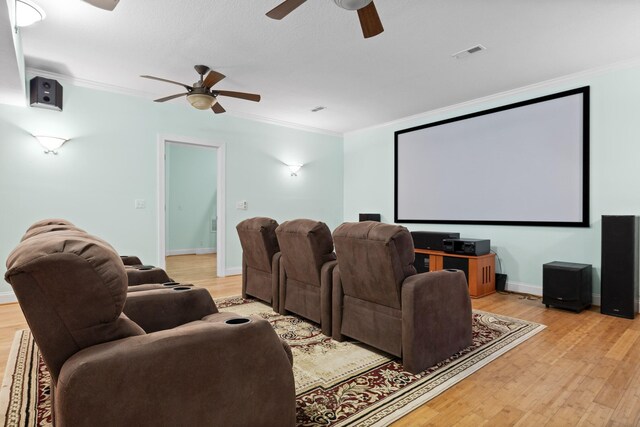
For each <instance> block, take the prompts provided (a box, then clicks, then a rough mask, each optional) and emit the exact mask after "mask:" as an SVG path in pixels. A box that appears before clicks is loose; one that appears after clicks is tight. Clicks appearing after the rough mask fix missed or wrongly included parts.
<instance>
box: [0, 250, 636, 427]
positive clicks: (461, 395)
mask: <svg viewBox="0 0 640 427" xmlns="http://www.w3.org/2000/svg"><path fill="white" fill-rule="evenodd" d="M167 271H168V272H169V275H170V276H171V277H172V278H174V279H176V280H177V281H182V282H191V283H194V284H197V285H198V286H203V287H206V288H207V289H209V291H210V292H211V293H212V295H213V296H214V297H223V296H231V295H238V294H239V293H240V289H241V277H240V276H231V277H226V278H222V279H218V278H215V277H214V274H212V271H215V255H194V256H176V257H169V259H167ZM473 306H474V308H475V309H479V310H484V311H490V312H493V313H499V314H503V315H507V316H512V317H517V318H520V319H526V320H531V321H534V322H539V323H543V324H545V325H547V328H546V329H545V330H544V331H542V332H541V333H539V334H538V335H536V336H535V337H533V338H531V339H530V340H528V341H526V342H525V343H523V344H521V345H520V346H518V347H517V348H515V349H513V350H511V351H509V352H508V353H506V354H505V355H503V356H501V357H500V358H498V359H497V360H496V361H494V362H491V363H490V364H489V365H487V366H485V367H483V368H482V369H480V370H479V371H478V372H476V373H474V374H473V375H471V376H470V377H468V378H467V379H465V380H463V381H461V382H460V383H459V384H457V385H455V386H454V387H452V388H450V389H449V390H447V391H446V392H444V393H443V394H441V395H440V396H438V397H436V398H435V399H433V400H431V401H430V402H428V403H427V404H425V405H423V406H421V407H419V408H418V409H416V410H415V411H413V412H412V413H410V414H409V415H407V416H405V417H404V418H403V419H401V420H399V421H398V422H396V423H395V424H394V426H403V427H406V426H412V427H413V426H429V425H434V426H481V425H486V426H501V425H517V426H574V425H581V426H582V425H584V426H636V425H640V317H639V318H637V319H636V320H627V319H619V318H615V317H610V316H604V315H601V314H600V313H599V312H598V311H597V309H592V310H589V311H584V312H582V313H580V314H575V313H571V312H567V311H562V310H557V309H546V308H545V307H544V305H543V304H542V303H541V302H540V301H539V300H538V299H524V298H522V297H521V296H519V295H516V294H509V295H501V294H493V295H490V296H487V297H484V298H480V299H476V300H473ZM25 327H26V323H25V321H24V318H23V316H22V313H21V312H20V309H19V307H18V305H17V304H7V305H3V306H0V366H2V367H3V368H4V365H5V364H6V358H7V356H8V352H9V347H10V345H11V340H12V338H13V334H14V332H15V331H16V330H17V329H21V328H25Z"/></svg>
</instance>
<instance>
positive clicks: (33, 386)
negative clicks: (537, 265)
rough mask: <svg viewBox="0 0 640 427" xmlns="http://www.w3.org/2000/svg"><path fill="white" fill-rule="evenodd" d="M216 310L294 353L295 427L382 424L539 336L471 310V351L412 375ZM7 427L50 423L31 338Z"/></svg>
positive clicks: (224, 302)
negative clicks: (267, 333)
mask: <svg viewBox="0 0 640 427" xmlns="http://www.w3.org/2000/svg"><path fill="white" fill-rule="evenodd" d="M216 304H217V305H218V308H219V309H220V311H232V312H235V313H238V314H241V315H257V316H260V317H262V318H265V319H267V320H268V321H269V322H270V323H271V325H272V326H273V328H274V330H275V331H276V332H277V333H278V335H279V336H280V337H282V338H283V339H284V340H286V341H287V342H288V343H289V345H290V346H291V348H292V350H293V355H294V367H293V370H294V376H295V382H296V394H297V425H298V426H305V427H310V426H347V425H349V426H384V425H388V424H389V423H391V422H393V421H394V420H397V419H399V418H400V417H402V416H404V415H406V414H407V413H409V412H410V411H412V410H413V409H415V408H417V407H418V406H420V405H422V404H424V403H425V402H427V401H429V400H430V399H433V398H434V397H435V396H437V395H438V394H440V393H442V392H443V391H445V390H446V389H448V388H450V387H451V386H453V385H454V384H456V383H458V382H459V381H461V380H462V379H464V378H466V377H468V376H469V375H471V374H472V373H474V372H475V371H477V370H478V369H480V368H481V367H483V366H485V365H486V364H487V363H489V362H491V361H492V360H495V359H496V358H498V357H499V356H500V355H502V354H504V353H505V352H507V351H508V350H510V349H512V348H514V347H516V346H517V345H519V344H521V343H522V342H524V341H525V340H527V339H529V338H531V337H532V336H534V335H535V334H537V333H538V332H540V331H542V330H543V329H544V328H545V326H544V325H540V324H537V323H533V322H528V321H524V320H519V319H514V318H510V317H505V316H501V315H497V314H492V313H486V312H482V311H477V310H474V312H473V345H472V346H471V347H469V348H467V349H465V350H463V351H461V352H459V353H457V354H455V355H453V356H452V357H450V358H449V359H447V360H445V361H443V362H441V363H439V364H438V365H436V366H433V367H431V368H429V369H427V370H426V371H424V372H422V373H420V374H418V375H412V374H410V373H408V372H406V371H404V370H403V369H402V364H401V362H400V360H398V359H394V358H390V357H389V356H388V355H386V354H384V353H382V352H379V351H376V350H374V349H372V348H370V347H367V346H364V345H362V344H359V343H355V342H342V343H339V342H336V341H333V340H332V339H331V338H329V337H327V336H324V335H322V333H321V332H320V329H319V328H318V326H317V325H315V324H313V323H310V322H307V321H305V320H302V319H300V318H298V317H295V316H282V315H280V314H277V313H274V312H273V311H272V310H271V307H269V306H267V305H265V304H263V303H261V302H257V301H255V300H249V299H242V298H240V297H234V298H224V299H218V300H216ZM0 420H2V421H4V425H5V426H8V427H18V426H19V427H27V426H28V427H36V426H37V427H40V426H50V425H51V400H50V377H49V373H48V372H47V368H46V366H45V365H44V362H43V361H42V358H41V357H40V354H39V351H38V348H37V346H36V345H35V343H34V341H33V338H32V336H31V333H30V332H29V331H27V330H22V331H18V332H17V333H16V335H15V338H14V342H13V346H12V348H11V353H10V356H9V359H8V361H7V368H6V372H5V375H4V380H3V382H2V389H1V390H0Z"/></svg>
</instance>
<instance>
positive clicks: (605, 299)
mask: <svg viewBox="0 0 640 427" xmlns="http://www.w3.org/2000/svg"><path fill="white" fill-rule="evenodd" d="M601 270H602V271H601V280H600V293H601V300H600V312H601V313H603V314H609V315H612V316H619V317H626V318H628V319H633V318H634V317H635V315H636V312H637V311H638V217H636V216H635V215H603V216H602V264H601Z"/></svg>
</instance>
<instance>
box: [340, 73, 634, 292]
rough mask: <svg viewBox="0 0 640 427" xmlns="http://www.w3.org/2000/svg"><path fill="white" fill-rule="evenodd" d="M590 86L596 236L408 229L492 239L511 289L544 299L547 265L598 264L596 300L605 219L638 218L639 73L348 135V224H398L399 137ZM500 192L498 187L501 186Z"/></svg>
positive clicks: (590, 231) (543, 230)
mask: <svg viewBox="0 0 640 427" xmlns="http://www.w3.org/2000/svg"><path fill="white" fill-rule="evenodd" d="M586 85H590V86H591V162H590V169H591V180H590V182H591V184H590V185H591V201H590V210H591V214H590V216H591V219H590V222H591V227H590V228H587V229H574V228H555V227H505V226H472V225H464V226H463V225H439V224H438V225H436V224H432V225H428V224H407V227H408V228H409V229H410V230H438V231H458V232H460V233H461V235H462V236H464V237H473V238H488V239H491V245H492V249H494V250H496V251H497V253H498V254H499V256H500V258H501V260H502V265H503V270H504V271H505V272H506V273H507V274H508V275H509V288H510V289H513V290H520V291H524V292H532V293H540V292H541V289H542V264H544V263H547V262H550V261H556V260H557V261H571V262H581V263H588V264H592V265H593V266H594V292H595V293H596V294H598V293H599V289H600V287H599V286H600V274H599V272H600V230H601V224H600V216H601V215H604V214H636V215H638V214H640V167H639V166H638V160H639V159H640V120H638V117H639V114H640V67H636V68H629V69H622V70H615V71H608V72H604V73H601V74H599V75H592V76H587V77H584V76H582V77H575V78H568V79H564V80H563V81H562V82H556V83H552V84H548V85H540V86H538V87H536V88H532V89H528V90H523V91H520V92H519V93H512V94H509V95H504V96H499V97H493V98H492V99H489V100H481V101H480V102H475V103H469V104H467V105H465V106H461V107H457V108H449V109H446V110H442V111H438V112H433V113H430V114H428V113H426V114H424V115H421V116H415V117H412V118H407V119H404V120H399V121H398V122H395V123H392V124H387V125H382V126H378V127H375V128H370V129H365V130H361V131H357V132H352V133H349V134H347V135H345V138H344V162H345V166H344V171H345V172H344V180H345V183H344V219H345V221H357V218H358V216H357V215H358V213H359V212H380V213H381V214H382V219H383V221H385V222H393V219H394V217H393V208H394V206H393V185H394V181H393V180H394V169H393V168H394V166H393V158H394V145H393V144H394V131H396V130H400V129H405V128H408V127H412V126H417V125H421V124H425V123H430V122H435V121H438V120H443V119H447V118H451V117H456V116H459V115H462V114H467V113H472V112H476V111H481V110H485V109H487V108H492V107H496V106H500V105H505V104H510V103H513V102H517V101H522V100H526V99H530V98H535V97H538V96H542V95H547V94H550V93H555V92H560V91H563V90H567V89H572V88H576V87H580V86H586ZM416 96H428V94H416ZM499 155H500V153H496V156H499ZM451 168H452V173H454V172H455V159H452V160H451ZM442 179H446V177H443V178H442ZM504 179H505V180H508V179H509V177H508V176H504ZM470 184H471V185H472V183H470ZM437 185H438V182H436V181H432V182H416V183H415V189H414V190H415V194H416V197H419V195H420V188H421V187H423V186H437ZM495 185H496V186H500V182H496V184H495Z"/></svg>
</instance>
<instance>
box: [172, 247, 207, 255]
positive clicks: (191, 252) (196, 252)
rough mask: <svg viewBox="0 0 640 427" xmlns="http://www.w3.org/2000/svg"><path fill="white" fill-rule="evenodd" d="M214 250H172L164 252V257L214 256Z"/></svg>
mask: <svg viewBox="0 0 640 427" xmlns="http://www.w3.org/2000/svg"><path fill="white" fill-rule="evenodd" d="M215 253H216V248H192V249H174V250H170V251H166V256H174V255H204V254H215Z"/></svg>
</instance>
